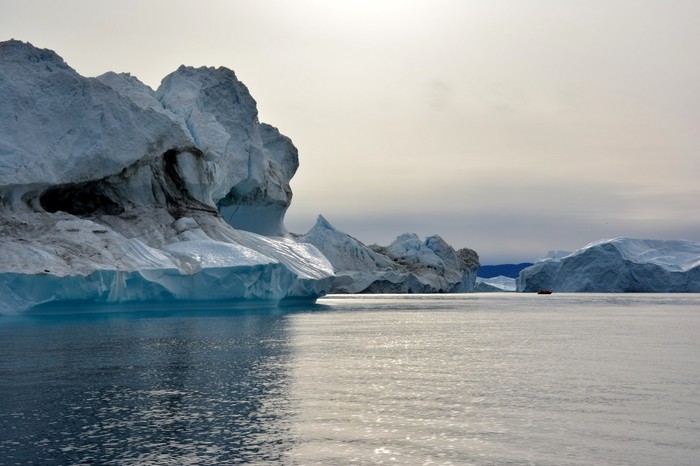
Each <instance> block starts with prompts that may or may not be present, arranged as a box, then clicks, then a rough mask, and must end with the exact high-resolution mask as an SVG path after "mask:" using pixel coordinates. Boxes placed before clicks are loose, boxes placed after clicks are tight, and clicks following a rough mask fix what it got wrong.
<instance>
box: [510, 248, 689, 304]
mask: <svg viewBox="0 0 700 466" xmlns="http://www.w3.org/2000/svg"><path fill="white" fill-rule="evenodd" d="M517 284H518V291H537V290H539V289H549V290H554V291H569V292H583V291H598V292H660V293H674V292H681V293H682V292H692V293H697V292H700V243H699V242H693V241H683V240H670V241H663V240H643V239H633V238H615V239H610V240H602V241H597V242H594V243H591V244H589V245H587V246H586V247H584V248H582V249H579V250H578V251H576V252H573V253H571V254H569V255H565V256H564V257H557V258H548V259H544V260H542V261H540V262H538V263H536V264H535V265H533V266H532V267H529V268H527V269H525V270H523V271H521V272H520V277H519V278H518V282H517Z"/></svg>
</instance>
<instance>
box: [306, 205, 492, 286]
mask: <svg viewBox="0 0 700 466" xmlns="http://www.w3.org/2000/svg"><path fill="white" fill-rule="evenodd" d="M297 240H298V241H299V242H301V243H309V244H312V245H314V246H315V247H316V248H318V249H319V250H320V251H321V252H322V253H323V254H324V255H325V256H326V258H328V260H329V261H330V263H331V264H332V266H333V268H334V271H335V274H336V280H335V282H334V283H333V285H332V287H331V291H332V292H334V293H468V292H472V291H474V286H475V281H476V270H477V269H478V268H479V256H478V255H477V253H476V252H474V251H473V250H471V249H467V248H464V249H460V250H459V251H455V250H454V249H453V248H452V246H450V245H449V244H447V243H446V242H445V241H444V240H443V239H442V238H441V237H440V236H438V235H434V236H430V237H428V238H426V239H425V240H421V239H420V238H419V237H418V236H417V235H415V234H413V233H405V234H402V235H399V236H398V237H397V238H396V240H394V241H393V242H392V243H391V244H390V245H389V246H386V247H382V246H377V245H372V246H366V245H365V244H363V243H362V242H360V241H359V240H357V239H355V238H353V237H352V236H350V235H348V234H346V233H344V232H342V231H339V230H337V229H336V228H334V227H333V226H332V225H331V224H330V223H329V222H328V220H326V219H325V218H324V217H323V216H322V215H320V216H319V217H318V220H317V221H316V224H315V225H314V226H313V227H312V228H311V230H309V231H308V232H307V233H306V234H304V235H301V236H299V237H298V238H297Z"/></svg>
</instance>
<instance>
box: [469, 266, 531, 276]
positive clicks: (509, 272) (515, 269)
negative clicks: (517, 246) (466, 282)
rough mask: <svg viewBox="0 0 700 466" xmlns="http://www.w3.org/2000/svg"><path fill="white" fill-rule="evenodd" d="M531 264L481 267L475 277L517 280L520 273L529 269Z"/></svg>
mask: <svg viewBox="0 0 700 466" xmlns="http://www.w3.org/2000/svg"><path fill="white" fill-rule="evenodd" d="M531 265H532V263H531V262H522V263H520V264H499V265H482V266H481V267H479V270H477V271H476V276H477V277H481V278H493V277H498V276H503V277H510V278H518V275H519V274H520V271H521V270H523V269H525V268H527V267H530V266H531Z"/></svg>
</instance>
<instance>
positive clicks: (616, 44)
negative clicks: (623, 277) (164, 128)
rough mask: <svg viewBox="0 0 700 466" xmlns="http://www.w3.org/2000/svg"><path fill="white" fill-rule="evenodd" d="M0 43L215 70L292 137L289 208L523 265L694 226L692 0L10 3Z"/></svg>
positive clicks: (4, 9)
mask: <svg viewBox="0 0 700 466" xmlns="http://www.w3.org/2000/svg"><path fill="white" fill-rule="evenodd" d="M0 7H1V9H0V11H1V14H0V32H2V36H3V37H2V38H1V39H2V40H6V39H10V38H15V39H20V40H24V41H28V42H31V43H33V44H34V45H35V46H38V47H45V48H50V49H53V50H55V51H56V52H57V53H58V54H59V55H61V56H62V57H63V58H64V59H65V60H66V61H67V62H68V64H69V65H71V66H72V67H73V68H75V69H76V70H77V71H78V72H79V73H81V74H83V75H85V76H96V75H99V74H102V73H104V72H106V71H110V70H112V71H117V72H130V73H131V74H133V75H135V76H137V77H138V78H139V79H141V80H142V81H143V82H145V83H146V84H148V85H150V86H151V87H154V88H155V87H157V86H158V84H159V82H160V80H161V79H162V78H163V77H164V76H165V75H166V74H168V73H170V72H171V71H173V70H175V69H176V68H177V67H178V66H179V65H180V64H187V65H192V66H200V65H207V66H226V67H228V68H231V69H233V70H234V71H235V72H236V74H237V76H238V78H239V79H240V80H242V81H243V82H244V83H245V84H246V85H247V86H248V88H249V89H250V91H251V93H252V95H253V97H254V98H255V99H256V100H257V102H258V110H259V113H260V120H261V121H264V122H267V123H270V124H272V125H274V126H276V127H278V128H279V129H280V131H281V132H282V133H283V134H285V135H287V136H289V137H291V138H292V140H293V141H294V143H295V144H296V146H297V147H298V148H299V157H300V163H301V166H300V169H299V171H298V172H297V175H296V177H295V178H294V180H293V181H292V188H293V190H294V199H293V201H292V207H291V208H290V210H289V212H288V214H287V221H286V224H287V227H288V228H289V229H290V230H291V231H296V232H305V231H306V230H308V229H309V228H310V227H311V226H312V225H313V223H314V221H315V218H316V216H317V215H318V214H319V213H322V214H323V215H324V216H326V218H328V220H329V221H330V222H331V223H332V224H334V225H335V226H336V227H337V228H339V229H340V230H343V231H345V232H347V233H349V234H351V235H353V236H355V237H357V238H358V239H360V240H362V241H364V242H366V243H374V242H377V243H379V244H388V243H389V242H390V241H391V240H393V238H395V237H396V236H397V235H398V234H400V233H403V232H405V231H411V232H415V233H418V234H419V235H421V236H425V235H429V234H435V233H437V234H439V235H441V236H442V237H443V238H445V239H446V240H447V241H448V242H449V243H450V244H452V245H453V246H455V247H456V248H459V247H465V246H467V247H471V248H473V249H475V250H476V251H477V252H479V254H480V256H481V259H482V263H498V262H504V261H521V260H530V259H533V258H535V257H537V256H539V255H543V254H544V253H546V251H548V250H550V249H569V250H573V249H577V248H579V247H581V246H583V245H585V244H586V243H588V242H591V241H594V240H598V239H602V238H608V237H615V236H633V237H640V238H659V239H691V240H697V241H700V27H698V19H699V18H700V1H697V0H688V1H685V0H605V1H603V0H585V1H582V0H575V1H574V0H571V1H569V0H425V1H410V0H403V1H401V0H396V1H382V0H353V1H351V0H345V1H330V0H326V1H320V0H316V1H314V0H296V1H292V0H278V1H269V0H251V1H236V0H227V1H225V0H222V1H207V0H198V1H196V2H195V1H173V0H169V1H142V0H139V1H133V0H121V1H119V2H107V1H95V0H89V1H82V0H80V1H77V0H66V1H60V2H58V1H54V0H46V1H36V0H22V1H6V0H0Z"/></svg>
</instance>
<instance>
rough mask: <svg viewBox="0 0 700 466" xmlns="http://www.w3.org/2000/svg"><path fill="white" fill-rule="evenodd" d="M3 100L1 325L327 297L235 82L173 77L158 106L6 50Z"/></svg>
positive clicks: (316, 258)
mask: <svg viewBox="0 0 700 466" xmlns="http://www.w3.org/2000/svg"><path fill="white" fill-rule="evenodd" d="M0 101H2V102H3V104H2V105H1V106H0V220H1V221H0V314H11V313H22V312H33V310H35V309H37V308H46V307H47V306H49V307H50V306H52V305H54V304H57V303H61V302H88V303H114V302H118V303H124V302H139V301H140V302H170V301H172V300H185V301H187V300H197V301H200V300H213V301H225V302H234V301H240V300H248V301H251V302H252V301H264V302H267V303H271V304H276V303H280V302H284V301H286V300H296V299H307V300H313V299H316V298H317V297H318V296H321V295H323V294H325V293H327V292H328V290H329V289H330V284H331V282H332V281H333V278H334V276H333V269H332V266H331V264H330V263H329V262H328V261H327V260H326V259H325V257H324V256H323V254H321V253H320V252H319V251H318V250H317V249H316V248H314V247H313V246H311V245H309V244H299V243H297V242H296V241H294V240H293V239H292V238H291V237H289V235H288V233H287V232H286V229H285V228H284V223H283V222H284V214H285V212H286V209H287V207H288V206H289V202H290V200H291V189H290V187H289V180H290V179H291V177H292V176H293V175H294V173H295V172H296V170H297V167H298V155H297V151H296V148H295V147H294V145H293V144H292V142H291V140H289V139H288V138H286V137H285V136H283V135H281V134H280V133H279V131H277V129H275V128H274V127H272V126H269V125H266V124H263V123H260V122H259V121H258V116H257V109H256V104H255V101H254V100H253V98H252V97H251V96H250V94H249V93H248V90H247V88H246V87H245V86H244V85H243V84H242V83H240V81H238V80H237V79H236V77H235V74H234V73H233V71H231V70H227V69H225V68H218V69H214V68H197V69H195V68H188V67H180V68H179V69H178V70H177V71H175V72H174V73H172V74H170V75H169V76H168V77H166V78H165V79H164V80H163V84H162V85H161V86H160V88H159V89H158V90H155V91H154V90H152V89H150V88H149V87H148V86H146V85H144V84H143V83H141V82H140V81H139V80H138V79H136V78H135V77H133V76H130V75H128V74H116V73H107V74H105V75H102V76H100V77H99V78H85V77H82V76H80V75H79V74H78V73H76V72H75V71H74V70H73V69H72V68H70V67H69V66H68V65H67V64H66V63H65V62H64V61H63V60H62V59H61V58H60V57H59V56H58V55H57V54H55V53H54V52H52V51H50V50H42V49H37V48H35V47H33V46H32V45H30V44H26V43H22V42H19V41H14V40H13V41H8V42H3V43H0ZM236 227H239V228H245V229H246V230H245V231H244V230H242V229H237V228H236Z"/></svg>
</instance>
